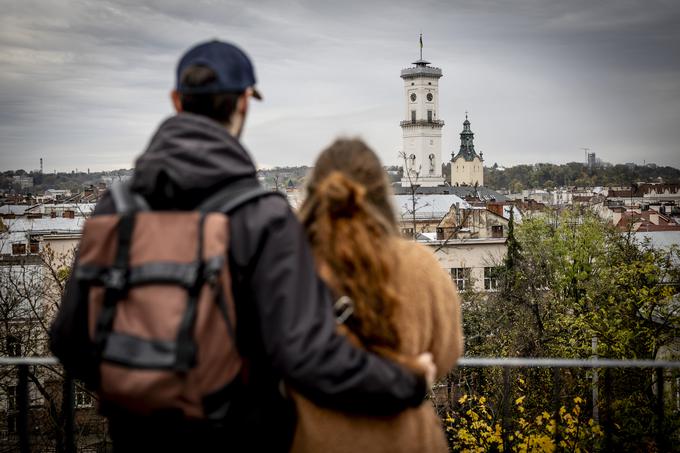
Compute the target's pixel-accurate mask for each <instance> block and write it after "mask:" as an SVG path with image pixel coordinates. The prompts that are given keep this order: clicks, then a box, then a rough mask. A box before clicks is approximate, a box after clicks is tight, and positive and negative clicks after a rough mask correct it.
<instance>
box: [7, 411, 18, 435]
mask: <svg viewBox="0 0 680 453" xmlns="http://www.w3.org/2000/svg"><path fill="white" fill-rule="evenodd" d="M17 421H18V419H17V414H8V415H7V432H8V433H12V434H14V433H16V432H17V431H18V424H17Z"/></svg>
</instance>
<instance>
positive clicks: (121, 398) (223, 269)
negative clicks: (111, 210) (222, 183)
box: [75, 180, 273, 420]
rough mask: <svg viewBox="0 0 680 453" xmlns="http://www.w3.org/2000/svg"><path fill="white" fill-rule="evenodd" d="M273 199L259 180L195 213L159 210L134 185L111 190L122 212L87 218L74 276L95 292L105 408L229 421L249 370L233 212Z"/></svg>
mask: <svg viewBox="0 0 680 453" xmlns="http://www.w3.org/2000/svg"><path fill="white" fill-rule="evenodd" d="M270 194H273V192H270V191H267V190H265V189H264V188H262V187H261V186H259V184H257V182H256V181H254V180H251V181H245V182H244V183H241V184H237V185H232V186H229V187H227V188H226V189H224V190H222V191H221V192H219V193H217V194H216V195H214V196H213V197H211V198H210V199H208V200H207V201H206V202H204V203H203V204H201V205H200V206H199V207H198V208H197V209H196V210H195V211H151V210H148V205H146V203H145V202H144V200H143V199H141V198H140V197H139V196H138V195H134V194H132V192H130V190H129V188H127V186H126V185H124V184H116V185H114V186H113V187H112V189H111V195H112V197H113V199H114V203H115V205H116V211H117V212H116V214H112V215H100V216H95V217H92V218H90V219H88V220H87V222H86V223H85V227H84V230H83V236H82V240H81V243H80V249H79V259H78V265H77V268H76V269H75V275H76V278H77V279H78V281H79V282H80V283H81V284H82V285H84V287H85V288H87V294H88V327H89V337H90V339H91V341H92V342H93V346H94V349H95V351H96V356H97V359H98V361H99V385H98V393H99V396H100V401H101V403H102V405H106V404H107V403H108V404H111V405H115V406H116V407H120V408H124V409H127V410H130V411H132V412H134V413H139V414H152V413H164V412H171V413H172V412H175V413H177V412H179V411H181V413H182V414H183V415H184V416H185V417H188V418H197V419H214V420H218V419H221V418H223V417H224V416H225V415H226V412H227V410H228V408H229V400H230V395H231V393H232V392H233V391H234V384H235V382H236V381H238V380H239V374H240V371H241V367H242V360H241V357H240V356H239V353H238V350H237V348H236V337H235V332H236V310H235V306H234V298H233V295H232V287H231V275H230V271H229V266H228V247H229V218H228V216H227V214H228V213H229V212H230V211H232V210H233V209H235V208H236V207H238V206H241V205H242V204H244V203H246V202H248V201H251V200H253V199H255V198H258V197H261V196H265V195H270Z"/></svg>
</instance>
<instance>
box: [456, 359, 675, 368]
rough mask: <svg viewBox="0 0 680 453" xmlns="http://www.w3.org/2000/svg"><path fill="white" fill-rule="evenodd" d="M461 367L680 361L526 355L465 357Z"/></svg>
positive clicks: (670, 365)
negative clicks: (526, 356)
mask: <svg viewBox="0 0 680 453" xmlns="http://www.w3.org/2000/svg"><path fill="white" fill-rule="evenodd" d="M458 366H460V367H493V366H496V367H508V368H672V369H677V368H680V361H669V360H617V359H557V358H524V357H516V358H515V357H509V358H501V357H463V358H461V359H459V360H458Z"/></svg>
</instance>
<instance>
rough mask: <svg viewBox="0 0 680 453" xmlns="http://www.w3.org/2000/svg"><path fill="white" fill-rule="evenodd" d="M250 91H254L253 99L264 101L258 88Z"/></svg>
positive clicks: (252, 88)
mask: <svg viewBox="0 0 680 453" xmlns="http://www.w3.org/2000/svg"><path fill="white" fill-rule="evenodd" d="M250 89H251V90H253V97H254V98H255V99H257V100H258V101H261V100H262V95H261V94H260V92H259V91H258V90H257V88H255V87H250Z"/></svg>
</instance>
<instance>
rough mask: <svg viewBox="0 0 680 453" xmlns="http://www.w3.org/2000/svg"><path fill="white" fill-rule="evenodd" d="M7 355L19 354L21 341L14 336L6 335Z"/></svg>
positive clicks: (16, 355)
mask: <svg viewBox="0 0 680 453" xmlns="http://www.w3.org/2000/svg"><path fill="white" fill-rule="evenodd" d="M7 355H8V356H10V357H19V356H21V342H20V341H19V339H18V338H17V337H15V336H12V335H8V336H7Z"/></svg>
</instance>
